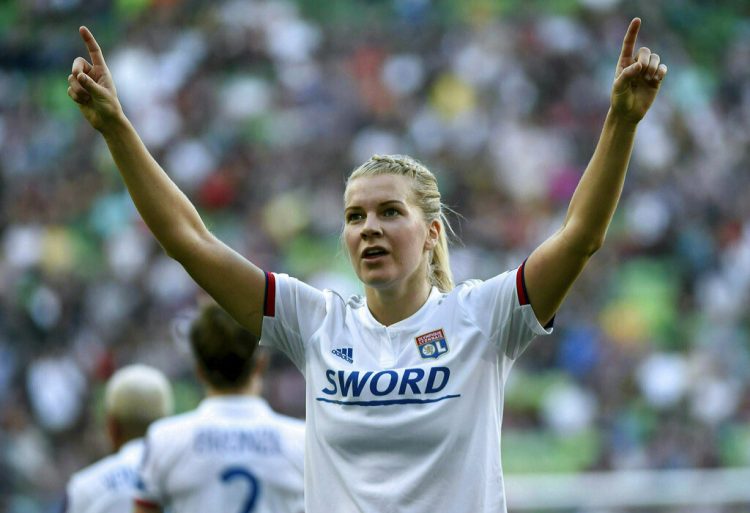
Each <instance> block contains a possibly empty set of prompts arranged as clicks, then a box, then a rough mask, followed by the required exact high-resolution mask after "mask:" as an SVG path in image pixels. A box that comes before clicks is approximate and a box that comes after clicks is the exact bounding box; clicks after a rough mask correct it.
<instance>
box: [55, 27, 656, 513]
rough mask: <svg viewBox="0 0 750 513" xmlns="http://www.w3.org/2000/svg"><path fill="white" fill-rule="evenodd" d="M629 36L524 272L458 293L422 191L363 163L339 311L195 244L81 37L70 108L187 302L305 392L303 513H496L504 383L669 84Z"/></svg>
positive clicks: (605, 221)
mask: <svg viewBox="0 0 750 513" xmlns="http://www.w3.org/2000/svg"><path fill="white" fill-rule="evenodd" d="M640 24H641V21H640V19H638V18H636V19H634V20H633V21H632V22H631V23H630V26H629V28H628V30H627V33H626V35H625V38H624V41H623V45H622V51H621V54H620V57H619V59H618V62H617V67H616V71H615V78H614V84H613V86H612V93H611V105H610V109H609V112H608V113H607V117H606V120H605V122H604V128H603V130H602V134H601V137H600V140H599V143H598V144H597V147H596V149H595V151H594V155H593V157H592V159H591V161H590V163H589V165H588V167H587V169H586V171H585V173H584V175H583V177H582V178H581V181H580V183H579V184H578V187H577V189H576V191H575V193H574V195H573V198H572V201H571V203H570V207H569V210H568V213H567V216H566V218H565V221H564V223H563V225H562V227H561V228H560V229H559V230H558V231H557V232H556V233H555V234H554V235H552V236H551V237H550V238H549V239H547V240H546V241H545V242H544V243H542V244H541V245H540V246H539V247H538V248H536V249H535V250H534V251H533V252H532V253H531V255H529V257H528V259H527V260H526V261H525V263H524V264H522V265H521V266H520V267H519V268H518V269H517V270H514V271H509V272H505V273H503V274H500V275H498V276H496V277H494V278H492V279H490V280H487V281H485V282H480V281H470V282H466V283H462V284H460V285H458V286H457V287H455V288H454V286H453V283H452V279H451V274H450V269H449V267H448V251H447V244H446V235H445V232H446V228H447V225H446V223H445V221H444V218H443V214H442V207H441V203H440V194H439V191H438V188H437V183H436V181H435V177H434V176H433V175H432V174H431V173H430V172H429V171H428V170H427V169H426V168H425V167H424V166H422V165H421V164H419V163H418V162H416V161H415V160H413V159H411V158H408V157H402V156H385V157H381V156H375V157H373V158H372V159H370V160H369V161H368V162H366V163H364V164H363V165H362V166H360V167H359V168H358V169H357V170H355V171H354V173H353V174H352V175H351V176H350V178H349V180H348V183H347V187H346V190H345V193H344V201H345V213H344V219H345V223H344V240H345V243H346V247H347V248H348V253H349V256H350V258H351V261H352V264H353V266H354V269H355V271H356V273H357V275H358V277H359V278H360V280H361V281H362V283H363V284H364V289H365V294H364V297H362V298H352V299H350V300H348V301H347V300H344V299H342V298H341V297H339V296H338V295H336V294H335V293H333V292H330V291H319V290H316V289H314V288H312V287H309V286H307V285H305V284H303V283H301V282H299V281H297V280H295V279H293V278H290V277H288V276H286V275H283V274H274V273H265V272H263V271H262V270H260V269H259V268H258V267H256V266H255V265H253V264H252V263H251V262H249V261H248V260H246V259H245V258H243V257H242V256H240V255H239V254H237V253H236V252H234V251H232V250H231V249H230V248H228V247H227V246H225V245H224V244H223V243H222V242H221V241H219V240H217V239H216V238H215V237H214V236H213V235H212V234H211V233H210V232H209V231H208V230H207V229H206V227H205V225H204V224H203V222H202V221H201V219H200V217H199V216H198V214H197V212H196V210H195V208H194V207H193V206H192V204H191V203H190V201H189V200H188V199H187V198H186V197H185V196H184V195H183V194H182V193H181V192H180V190H179V189H178V188H177V187H176V186H175V184H174V183H173V182H172V181H171V180H170V179H169V177H168V176H167V174H166V173H165V172H164V171H163V170H162V169H161V168H160V167H159V165H158V164H157V163H156V162H155V161H154V160H153V158H152V157H151V156H150V155H149V153H148V151H147V150H146V148H145V146H144V145H143V143H142V142H141V141H140V139H139V138H138V135H137V134H136V132H135V130H134V129H133V127H132V125H131V124H130V123H129V121H128V120H127V118H126V117H125V115H124V114H123V112H122V108H121V107H120V104H119V102H118V100H117V95H116V92H115V87H114V83H113V80H112V77H111V75H110V73H109V71H108V69H107V66H106V64H105V62H104V58H103V56H102V52H101V49H100V48H99V45H98V44H97V43H96V41H95V40H94V38H93V36H92V35H91V33H90V32H89V31H88V30H87V29H86V28H85V27H82V28H81V29H80V32H81V36H82V37H83V40H84V42H85V43H86V46H87V48H88V51H89V54H90V57H91V62H87V61H86V60H85V59H83V58H81V57H79V58H77V59H76V60H75V61H74V63H73V72H72V74H71V75H70V76H69V77H68V82H69V85H70V88H69V89H68V94H69V95H70V96H71V98H72V99H73V100H75V101H76V103H78V105H79V107H80V109H81V111H82V113H83V115H84V116H85V117H86V119H87V120H88V121H89V122H90V123H91V125H92V126H93V127H94V128H95V129H97V130H98V131H99V132H101V134H102V135H103V136H104V139H105V141H106V142H107V144H108V146H109V149H110V151H111V153H112V157H113V159H114V161H115V163H116V164H117V166H118V168H119V169H120V172H121V174H122V177H123V179H124V181H125V183H126V185H127V187H128V190H129V191H130V194H131V196H132V198H133V200H134V202H135V204H136V206H137V208H138V210H139V212H140V213H141V215H142V217H143V219H144V220H145V222H146V223H147V224H148V226H149V227H150V229H151V231H152V232H153V233H154V235H155V236H156V238H157V239H158V240H159V242H160V243H161V244H162V246H163V247H164V249H165V250H166V251H167V253H168V254H169V255H171V256H172V257H173V258H175V259H176V260H178V261H179V262H180V263H181V264H182V265H183V266H184V267H185V269H186V270H187V271H188V272H189V273H190V274H191V276H193V278H194V279H195V280H196V281H197V282H198V284H200V285H201V286H202V287H203V288H204V289H205V290H206V291H208V292H209V294H211V295H212V296H213V297H214V298H215V299H216V300H217V301H218V302H219V303H220V304H221V305H222V306H223V307H224V308H225V309H226V310H227V311H228V312H230V313H231V314H232V315H233V316H234V318H235V319H236V320H237V321H238V322H240V323H241V324H243V325H244V326H245V327H247V328H248V329H249V330H250V331H251V332H253V333H256V334H261V335H262V341H263V343H264V344H268V345H272V346H276V347H278V348H280V349H281V350H283V351H284V352H285V353H286V354H287V355H288V356H289V357H290V358H291V359H292V360H293V361H294V363H295V364H296V365H297V366H298V367H299V369H300V370H301V371H302V373H303V374H304V375H305V378H306V381H307V392H306V395H307V435H306V437H307V438H306V454H305V482H306V487H305V494H306V495H305V501H306V510H307V512H308V513H323V512H326V513H330V512H334V513H335V512H341V513H351V512H354V511H358V512H365V513H371V512H372V513H374V512H379V513H384V512H396V511H398V512H426V511H445V512H451V513H458V512H472V513H477V512H488V513H489V512H492V513H498V512H502V511H505V497H504V492H503V480H502V471H501V464H500V425H501V420H502V399H503V387H504V383H505V378H506V375H507V372H508V370H509V369H510V366H511V364H512V362H513V361H514V359H515V358H517V357H518V355H519V354H520V353H521V351H522V350H523V349H524V347H525V346H526V345H527V344H528V342H529V341H530V340H531V338H533V336H534V335H537V334H544V333H549V332H550V331H551V327H550V324H551V321H552V319H553V316H554V314H555V312H556V311H557V309H558V307H559V306H560V304H561V303H562V301H563V299H564V298H565V296H566V294H567V292H568V290H569V289H570V287H571V286H572V284H573V282H574V281H575V280H576V278H577V277H578V275H579V274H580V273H581V271H582V270H583V268H584V266H585V265H586V263H587V262H588V260H589V258H590V257H591V255H592V254H593V253H594V252H595V251H596V250H597V249H598V248H599V247H600V246H601V245H602V242H603V240H604V236H605V233H606V231H607V227H608V225H609V223H610V220H611V219H612V215H613V213H614V210H615V207H616V205H617V202H618V200H619V197H620V193H621V190H622V185H623V181H624V179H625V172H626V168H627V165H628V161H629V159H630V154H631V151H632V147H633V140H634V137H635V132H636V128H637V125H638V123H639V121H640V120H641V119H642V118H643V116H644V115H645V114H646V112H647V111H648V109H649V107H650V106H651V104H652V103H653V101H654V99H655V98H656V95H657V93H658V91H659V87H660V85H661V82H662V80H663V79H664V76H665V75H666V73H667V68H666V66H665V65H664V64H661V63H660V59H659V56H658V55H657V54H655V53H652V52H651V51H650V50H649V49H648V48H640V49H639V50H638V51H637V52H636V51H635V43H636V37H637V34H638V30H639V28H640ZM529 150H530V151H533V150H534V149H533V148H530V149H529ZM545 326H546V327H545Z"/></svg>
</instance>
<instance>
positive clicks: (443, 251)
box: [344, 155, 453, 292]
mask: <svg viewBox="0 0 750 513" xmlns="http://www.w3.org/2000/svg"><path fill="white" fill-rule="evenodd" d="M377 175H397V176H404V177H406V178H408V179H409V182H410V183H411V193H412V194H411V196H412V198H411V199H412V201H413V202H414V205H415V206H416V207H418V208H419V209H420V210H421V211H422V214H423V216H424V219H425V222H426V223H428V224H429V223H432V222H433V221H437V222H438V223H439V224H440V227H441V230H440V232H439V236H438V241H437V244H436V245H435V248H434V249H433V250H432V254H431V255H430V261H429V268H428V272H427V279H428V281H429V283H430V285H434V286H435V287H437V288H438V289H439V290H440V291H441V292H448V291H450V290H451V289H453V274H452V273H451V269H450V262H449V255H448V236H447V235H446V231H450V232H451V233H453V230H452V228H451V226H450V224H449V223H448V220H447V218H446V217H445V212H444V210H445V209H446V208H445V207H444V205H443V203H442V201H441V199H440V190H439V189H438V183H437V178H435V175H433V174H432V173H431V172H430V170H429V169H427V168H426V167H425V166H424V165H423V164H422V163H421V162H419V161H417V160H416V159H413V158H412V157H409V156H407V155H373V156H372V157H370V159H369V160H368V161H367V162H365V163H364V164H362V165H361V166H359V167H358V168H357V169H355V170H354V171H352V173H351V175H349V178H348V179H347V182H346V183H347V188H348V186H349V184H350V183H351V182H352V181H353V180H356V179H357V178H361V177H366V176H377ZM344 195H345V196H346V192H345V193H344Z"/></svg>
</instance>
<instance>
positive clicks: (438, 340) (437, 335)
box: [415, 329, 448, 358]
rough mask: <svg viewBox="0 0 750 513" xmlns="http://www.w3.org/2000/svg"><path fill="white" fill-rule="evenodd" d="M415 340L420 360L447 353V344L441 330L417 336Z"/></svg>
mask: <svg viewBox="0 0 750 513" xmlns="http://www.w3.org/2000/svg"><path fill="white" fill-rule="evenodd" d="M415 340H416V341H417V349H419V354H420V355H421V356H422V358H437V357H438V356H440V355H441V354H444V353H447V352H448V342H446V341H445V333H443V330H442V329H439V330H435V331H431V332H429V333H425V334H424V335H419V336H418V337H417V338H416V339H415Z"/></svg>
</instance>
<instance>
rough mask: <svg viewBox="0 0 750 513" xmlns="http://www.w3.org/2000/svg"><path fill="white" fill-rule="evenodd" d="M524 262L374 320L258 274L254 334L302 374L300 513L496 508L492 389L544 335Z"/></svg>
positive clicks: (334, 299) (498, 477) (354, 303)
mask: <svg viewBox="0 0 750 513" xmlns="http://www.w3.org/2000/svg"><path fill="white" fill-rule="evenodd" d="M522 269H523V266H521V268H519V270H518V271H517V272H516V271H510V272H507V273H504V274H502V275H499V276H496V277H495V278H492V279H490V280H487V281H484V282H481V281H478V280H473V281H469V282H465V283H462V284H460V285H458V286H457V287H456V288H455V289H454V290H453V291H451V292H450V293H447V294H444V293H441V292H439V291H438V290H437V289H436V288H433V290H432V292H431V294H430V296H429V298H428V299H427V302H426V303H425V304H424V305H423V306H422V307H421V308H420V309H419V310H418V311H417V312H416V313H414V314H413V315H412V316H410V317H409V318H407V319H404V320H402V321H400V322H397V323H395V324H392V325H390V326H387V327H386V326H384V325H382V324H381V323H379V322H378V321H377V320H375V318H374V317H373V316H372V314H371V313H370V310H369V308H368V307H367V305H366V303H365V300H364V299H363V298H359V297H352V298H350V299H349V300H348V301H345V300H344V299H342V298H341V297H340V296H338V295H337V294H335V293H333V292H331V291H328V290H326V291H323V292H321V291H319V290H317V289H314V288H312V287H310V286H308V285H305V284H304V283H302V282H300V281H298V280H296V279H294V278H290V277H288V276H286V275H283V274H273V273H267V274H266V303H265V312H264V314H265V316H264V319H263V331H262V333H263V335H262V338H261V343H263V344H265V345H270V346H274V347H276V348H278V349H280V350H282V351H284V352H285V353H286V354H287V355H288V356H289V357H290V358H291V359H292V360H293V362H294V363H295V364H296V365H297V367H298V368H299V369H300V371H301V372H302V373H303V374H304V375H305V379H306V382H307V387H306V396H307V397H306V400H307V415H306V423H307V439H306V448H305V485H306V486H305V499H306V511H307V513H353V512H358V513H397V512H398V513H427V512H434V511H438V512H450V513H501V512H505V510H506V509H505V493H504V490H503V477H502V469H501V464H500V425H501V422H502V413H503V389H504V384H505V380H506V377H507V373H508V371H509V370H510V367H511V365H512V362H513V360H514V359H515V358H516V357H517V356H518V355H519V354H520V353H521V352H522V351H523V350H524V349H525V347H526V346H527V345H528V343H529V341H530V340H531V339H532V338H533V337H534V336H535V335H538V334H548V333H550V332H551V331H552V330H551V329H545V328H544V327H542V326H541V325H540V324H539V322H538V321H537V319H536V317H535V315H534V313H533V311H532V309H531V305H529V304H528V301H527V299H526V297H527V296H526V293H525V288H524V286H523V270H522Z"/></svg>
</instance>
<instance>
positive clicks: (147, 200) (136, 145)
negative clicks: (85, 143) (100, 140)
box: [102, 115, 207, 260]
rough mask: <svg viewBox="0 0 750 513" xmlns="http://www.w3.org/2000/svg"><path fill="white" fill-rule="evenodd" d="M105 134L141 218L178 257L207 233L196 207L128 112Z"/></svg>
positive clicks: (112, 124)
mask: <svg viewBox="0 0 750 513" xmlns="http://www.w3.org/2000/svg"><path fill="white" fill-rule="evenodd" d="M102 135H103V136H104V140H105V141H106V143H107V146H108V147H109V151H110V153H111V154H112V158H113V160H114V162H115V164H116V165H117V168H118V169H119V170H120V174H121V175H122V178H123V181H124V182H125V186H126V187H127V188H128V191H129V192H130V196H131V197H132V198H133V202H134V203H135V206H136V208H137V209H138V212H139V213H140V215H141V217H142V218H143V220H144V221H145V223H146V224H147V225H148V227H149V229H150V230H151V232H152V233H153V234H154V236H155V237H156V238H157V240H158V241H159V243H160V244H161V245H162V247H163V248H164V249H165V250H166V251H167V253H169V254H170V255H171V256H173V257H175V258H177V259H178V260H179V257H180V255H182V254H184V253H185V252H189V251H190V246H191V243H192V241H194V240H196V239H197V238H198V237H200V236H201V235H203V234H205V233H207V230H206V227H205V225H204V224H203V221H202V220H201V218H200V216H199V215H198V212H197V211H196V209H195V207H194V206H193V205H192V203H191V202H190V200H188V198H187V197H186V196H185V194H183V192H182V191H181V190H180V189H179V188H178V187H177V185H176V184H175V183H174V182H173V181H172V180H171V179H170V178H169V176H168V175H167V173H166V172H165V171H164V170H163V169H162V168H161V166H159V164H158V163H157V162H156V160H154V158H153V157H152V156H151V154H150V153H149V152H148V150H147V149H146V146H145V145H144V144H143V141H141V139H140V137H139V136H138V133H137V132H136V131H135V129H134V128H133V126H132V124H131V123H130V121H129V120H128V119H127V118H126V117H125V115H121V116H120V117H119V118H118V119H117V121H115V122H113V123H111V125H110V126H108V127H107V129H106V130H102Z"/></svg>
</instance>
